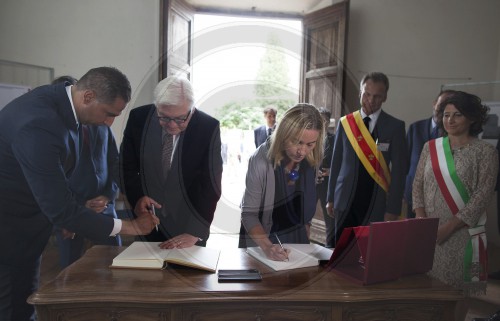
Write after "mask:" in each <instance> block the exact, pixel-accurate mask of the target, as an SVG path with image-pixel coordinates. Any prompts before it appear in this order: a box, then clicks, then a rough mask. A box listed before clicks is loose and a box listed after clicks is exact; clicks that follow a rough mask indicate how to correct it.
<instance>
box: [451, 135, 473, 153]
mask: <svg viewBox="0 0 500 321" xmlns="http://www.w3.org/2000/svg"><path fill="white" fill-rule="evenodd" d="M473 140H474V138H473V137H471V138H468V139H466V140H461V141H458V140H454V142H452V141H451V139H450V148H451V152H452V153H453V152H458V151H460V150H462V149H463V148H465V147H467V146H469V145H470V143H471V142H472V141H473Z"/></svg>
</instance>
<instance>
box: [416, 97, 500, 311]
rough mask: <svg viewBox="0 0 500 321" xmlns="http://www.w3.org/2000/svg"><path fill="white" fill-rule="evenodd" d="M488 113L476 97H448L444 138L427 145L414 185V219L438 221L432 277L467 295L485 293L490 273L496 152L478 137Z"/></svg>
mask: <svg viewBox="0 0 500 321" xmlns="http://www.w3.org/2000/svg"><path fill="white" fill-rule="evenodd" d="M487 114H488V107H486V106H484V105H482V103H481V100H480V99H479V97H477V96H474V95H471V94H468V93H464V92H460V91H457V92H455V93H454V94H452V95H451V96H449V97H447V98H446V99H445V100H444V101H443V102H442V103H441V104H440V105H439V109H438V115H439V117H441V119H442V126H443V128H444V133H445V136H444V137H442V138H438V139H435V140H430V141H429V142H428V143H426V144H425V145H424V148H423V150H422V154H421V156H420V161H419V163H418V167H417V171H416V174H415V180H414V182H413V208H414V211H415V214H416V216H417V217H438V218H439V228H438V232H437V244H436V249H435V253H434V265H433V268H432V270H431V271H430V272H429V274H430V275H431V276H433V277H435V278H437V279H439V280H441V281H442V282H444V283H447V284H449V285H452V286H454V287H457V288H459V289H463V291H464V294H465V296H470V295H472V294H481V293H483V294H484V293H485V290H486V279H487V275H488V271H487V255H486V254H487V252H486V246H487V242H486V233H485V226H484V225H485V223H486V209H487V208H488V203H489V202H490V201H491V198H492V196H493V191H494V187H495V183H496V178H497V172H498V153H497V151H496V150H495V147H494V146H493V145H491V144H489V143H487V142H486V141H484V140H481V139H478V137H477V136H478V134H479V133H481V132H482V131H483V129H482V125H483V124H484V122H485V121H486V118H487ZM423 237H425V236H423ZM467 302H468V301H467V300H465V301H463V302H462V303H460V304H459V305H457V311H456V320H463V318H464V316H465V315H466V313H467V309H468V306H467Z"/></svg>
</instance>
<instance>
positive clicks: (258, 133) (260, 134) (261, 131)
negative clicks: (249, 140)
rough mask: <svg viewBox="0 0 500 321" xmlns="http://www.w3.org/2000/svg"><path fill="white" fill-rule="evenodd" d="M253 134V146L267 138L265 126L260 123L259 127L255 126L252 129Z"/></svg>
mask: <svg viewBox="0 0 500 321" xmlns="http://www.w3.org/2000/svg"><path fill="white" fill-rule="evenodd" d="M253 136H254V139H255V147H259V146H260V145H262V143H264V142H265V141H266V139H267V131H266V126H265V125H262V126H260V127H257V128H255V129H254V130H253Z"/></svg>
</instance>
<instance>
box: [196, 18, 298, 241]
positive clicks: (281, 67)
mask: <svg viewBox="0 0 500 321" xmlns="http://www.w3.org/2000/svg"><path fill="white" fill-rule="evenodd" d="M193 38H194V41H193V68H192V82H193V86H194V88H195V95H196V105H197V106H198V108H200V109H201V110H203V111H205V112H207V113H209V114H210V115H212V116H214V117H216V118H217V119H219V121H220V122H221V139H222V147H223V148H222V157H223V161H224V172H223V178H222V197H221V200H220V201H219V203H218V205H217V210H216V212H215V218H214V221H213V223H212V226H211V235H210V238H209V240H208V246H211V247H218V248H235V247H237V244H238V233H239V229H240V217H241V213H240V209H239V204H240V202H241V198H242V196H243V192H244V189H245V175H246V171H247V166H248V159H249V157H250V156H251V155H252V153H253V152H254V151H255V149H256V146H255V143H254V133H253V130H254V128H256V127H258V126H260V125H262V124H263V123H264V118H263V113H262V111H263V109H264V107H265V106H267V105H278V117H277V120H278V122H279V119H280V114H281V115H282V114H283V112H284V110H286V108H288V107H289V106H291V105H293V104H295V103H297V102H298V97H299V89H300V68H301V54H302V53H301V48H302V22H301V21H300V20H289V19H258V18H246V17H229V16H221V15H205V14H203V15H201V14H197V15H195V17H194V37H193Z"/></svg>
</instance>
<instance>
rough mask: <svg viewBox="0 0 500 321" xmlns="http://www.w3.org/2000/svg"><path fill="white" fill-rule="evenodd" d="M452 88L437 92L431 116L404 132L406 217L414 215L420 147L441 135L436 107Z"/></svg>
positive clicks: (450, 92)
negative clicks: (413, 200) (406, 164)
mask: <svg viewBox="0 0 500 321" xmlns="http://www.w3.org/2000/svg"><path fill="white" fill-rule="evenodd" d="M454 92H455V91H454V90H444V91H442V92H440V93H439V95H438V96H437V97H436V100H434V105H433V106H432V117H430V118H427V119H422V120H419V121H416V122H414V123H413V124H411V125H410V128H408V133H407V134H406V142H407V145H408V155H409V158H410V168H409V169H408V174H407V175H406V184H405V193H404V200H405V201H406V204H407V212H406V216H407V217H408V218H413V217H415V213H413V208H412V206H413V202H412V198H411V193H412V185H413V179H414V178H415V172H416V170H417V165H418V160H419V159H420V154H421V153H422V148H423V147H424V144H425V143H426V142H428V141H429V140H431V139H436V138H438V137H441V136H442V134H441V132H440V129H439V126H438V124H439V123H440V122H441V120H440V119H438V118H437V109H438V107H439V105H440V104H441V102H443V100H444V99H446V98H447V97H448V96H450V95H451V94H453V93H454Z"/></svg>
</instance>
